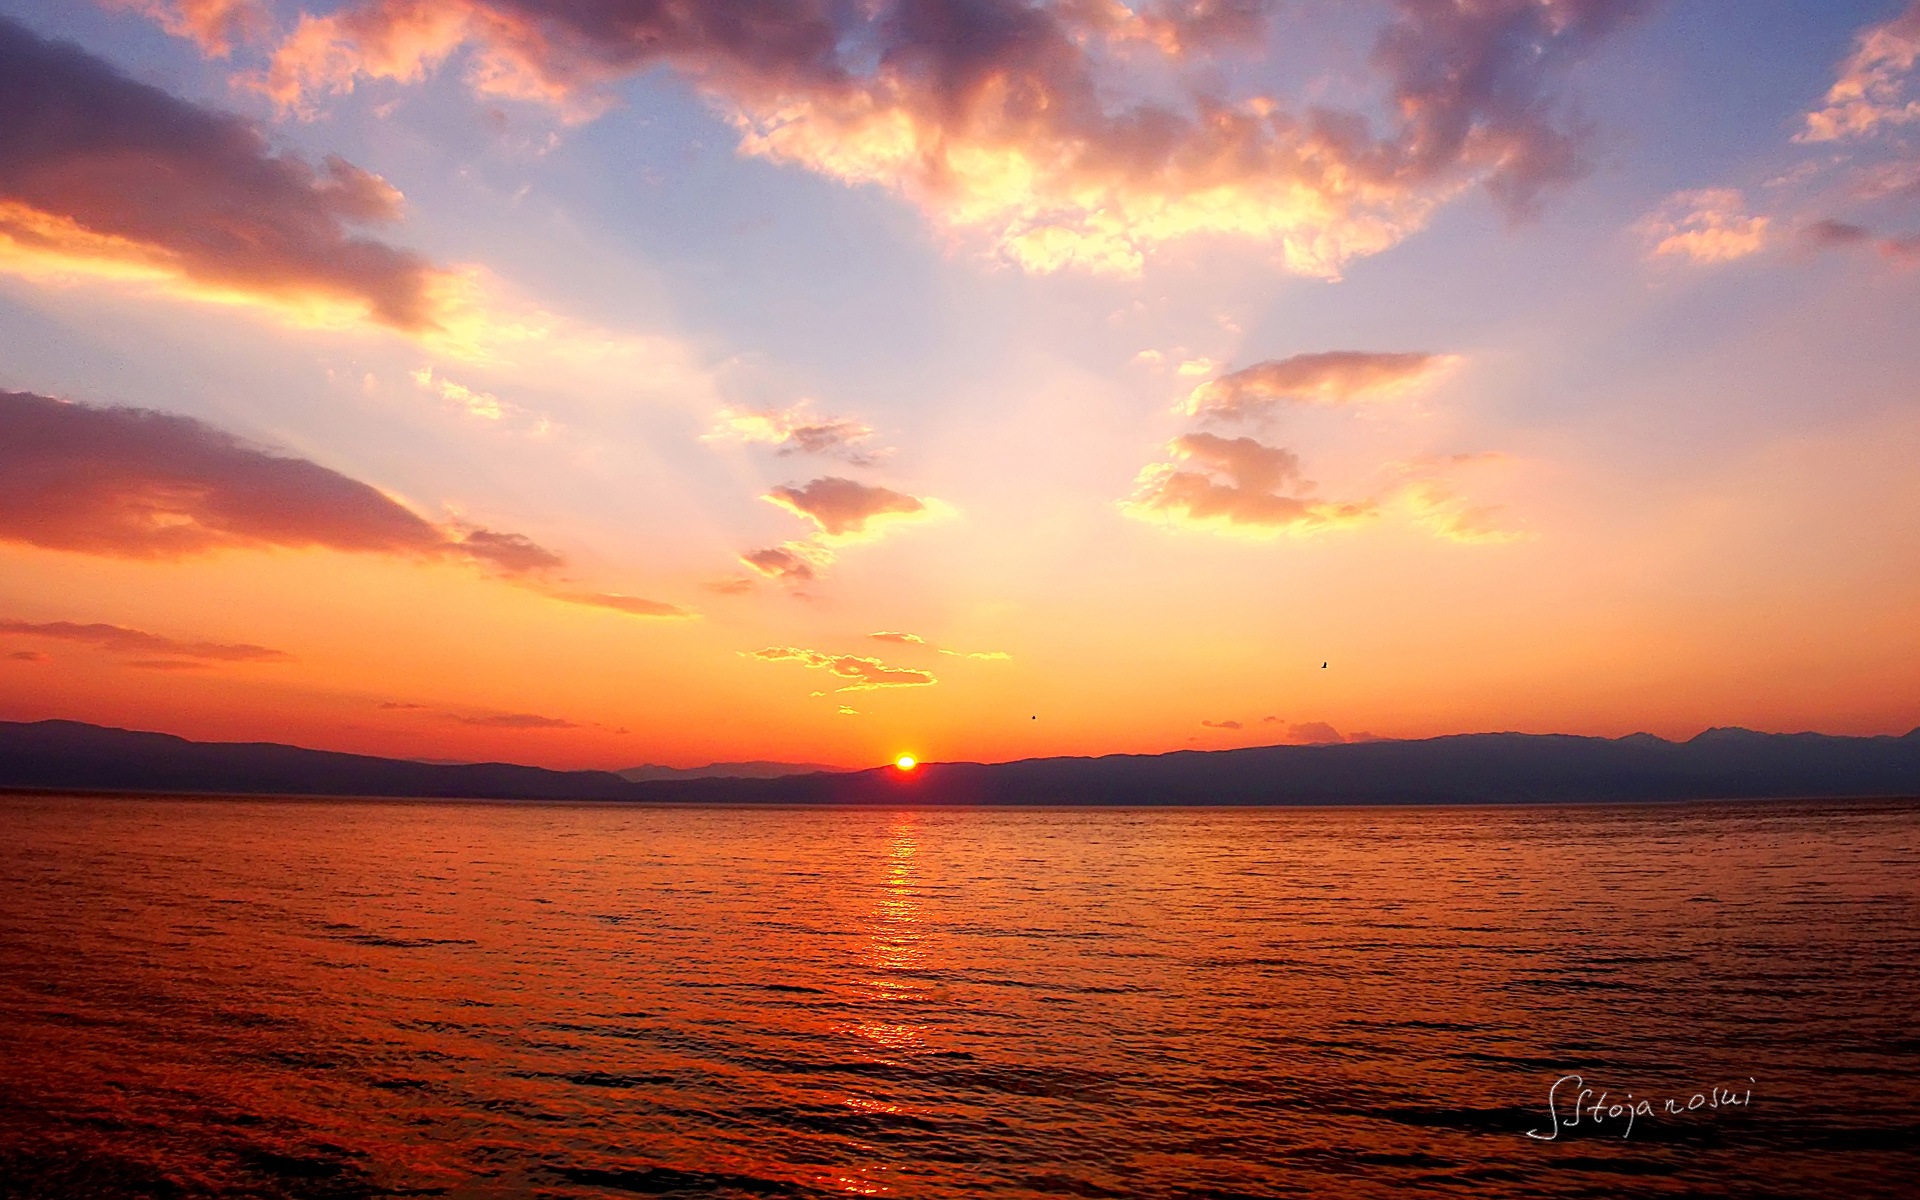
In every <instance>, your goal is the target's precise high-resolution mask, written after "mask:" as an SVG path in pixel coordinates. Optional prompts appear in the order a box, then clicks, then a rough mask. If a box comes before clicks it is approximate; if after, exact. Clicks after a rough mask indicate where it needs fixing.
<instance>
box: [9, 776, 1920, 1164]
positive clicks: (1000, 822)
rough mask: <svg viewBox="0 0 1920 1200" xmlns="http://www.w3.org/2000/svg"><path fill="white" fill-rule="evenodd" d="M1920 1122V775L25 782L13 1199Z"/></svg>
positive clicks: (1630, 1137) (1320, 1156)
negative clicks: (1612, 786) (1265, 787)
mask: <svg viewBox="0 0 1920 1200" xmlns="http://www.w3.org/2000/svg"><path fill="white" fill-rule="evenodd" d="M1570 1074H1578V1075H1580V1076H1581V1077H1582V1080H1583V1081H1584V1083H1585V1085H1586V1086H1587V1087H1589V1088H1591V1089H1592V1090H1593V1092H1594V1093H1595V1095H1594V1096H1589V1097H1588V1098H1587V1099H1588V1103H1589V1104H1591V1103H1592V1101H1593V1100H1594V1099H1595V1098H1596V1097H1597V1094H1598V1093H1599V1092H1600V1091H1603V1090H1604V1091H1606V1092H1607V1093H1608V1099H1607V1101H1606V1103H1607V1105H1609V1106H1611V1105H1614V1104H1616V1103H1619V1102H1621V1101H1622V1099H1623V1097H1624V1096H1625V1094H1626V1093H1631V1094H1632V1097H1633V1100H1634V1101H1635V1102H1636V1103H1637V1102H1638V1101H1640V1100H1646V1101H1648V1102H1649V1104H1648V1107H1649V1108H1650V1109H1652V1110H1653V1111H1652V1113H1651V1114H1649V1113H1647V1112H1645V1111H1642V1112H1641V1113H1640V1114H1639V1115H1637V1117H1636V1120H1635V1123H1634V1125H1633V1127H1632V1129H1631V1131H1630V1132H1629V1131H1628V1130H1627V1128H1626V1121H1625V1119H1624V1113H1623V1114H1622V1115H1620V1116H1608V1115H1607V1110H1605V1109H1603V1110H1602V1111H1601V1113H1600V1120H1599V1123H1598V1124H1596V1123H1595V1120H1594V1118H1593V1116H1592V1114H1591V1112H1590V1111H1588V1110H1582V1113H1581V1117H1580V1123H1579V1124H1578V1125H1566V1124H1564V1122H1566V1121H1568V1120H1570V1119H1572V1114H1571V1113H1570V1112H1569V1111H1568V1110H1569V1107H1570V1105H1571V1103H1572V1101H1573V1098H1574V1093H1575V1091H1576V1090H1577V1087H1578V1085H1576V1084H1562V1085H1561V1090H1560V1091H1559V1092H1558V1093H1557V1095H1556V1108H1555V1112H1556V1113H1557V1115H1558V1118H1559V1119H1558V1120H1557V1121H1556V1120H1555V1119H1554V1118H1553V1117H1550V1116H1549V1112H1548V1098H1549V1090H1550V1089H1551V1088H1552V1087H1553V1086H1554V1084H1555V1081H1556V1080H1558V1079H1560V1078H1561V1077H1563V1076H1567V1075H1570ZM1716 1088H1718V1089H1721V1091H1720V1092H1718V1093H1714V1094H1713V1099H1714V1100H1720V1099H1722V1098H1723V1097H1724V1096H1726V1095H1729V1094H1730V1095H1731V1096H1732V1097H1733V1098H1734V1099H1743V1098H1744V1100H1745V1102H1744V1103H1741V1104H1727V1103H1719V1104H1715V1103H1710V1102H1709V1101H1708V1100H1707V1099H1706V1098H1705V1097H1707V1095H1708V1093H1710V1092H1711V1090H1712V1089H1716ZM1695 1094H1699V1095H1701V1096H1702V1097H1703V1099H1702V1100H1701V1101H1700V1102H1698V1104H1697V1105H1696V1106H1695V1107H1694V1108H1693V1109H1692V1110H1691V1111H1686V1106H1687V1105H1689V1104H1690V1103H1694V1102H1693V1100H1692V1097H1693V1096H1694V1095H1695ZM1669 1099H1673V1100H1675V1101H1676V1102H1677V1103H1676V1105H1675V1107H1676V1108H1678V1109H1680V1110H1681V1111H1678V1112H1668V1111H1667V1110H1666V1101H1667V1100H1669ZM1529 1131H1531V1132H1532V1133H1534V1134H1536V1135H1538V1136H1532V1137H1530V1136H1529ZM1623 1134H1624V1135H1625V1136H1623ZM1549 1136H1550V1138H1551V1140H1549ZM1917 1147H1920V804H1916V803H1874V804H1786V803H1765V804H1746V805H1689V806H1645V807H1618V808H1503V809H1432V808H1428V809H1382V808H1374V809H1345V810H1341V809H1264V810H1247V809H1234V810H1209V809H1189V810H1164V809H1161V810H1152V811H1143V810H1119V809H1098V810H1042V809H1033V810H1005V809H1000V810H979V809H973V810H930V811H883V810H877V809H747V808H636V807H610V806H589V805H537V804H464V803H448V802H394V803H385V802H346V801H288V800H271V801H250V800H180V799H131V798H74V797H37V796H8V797H0V1195H8V1196H67V1195H74V1196H165V1197H200V1196H235V1197H238V1196H249V1197H250V1196H267V1197H278V1196H289V1197H357V1196H382V1195H440V1196H450V1197H493V1196H551V1197H573V1196H633V1195H642V1196H653V1195H658V1196H686V1197H696V1196H698V1197H707V1196H713V1197H735V1196H738V1197H769V1196H771V1197H818V1196H837V1195H853V1196H863V1195H876V1196H895V1197H938V1198H942V1200H945V1198H960V1197H1057V1196H1069V1197H1195V1198H1198V1197H1221V1198H1225V1197H1254V1196H1316V1197H1317V1196H1331V1197H1341V1196H1355V1197H1376V1196H1378V1197H1384V1196H1407V1195H1436V1194H1437V1195H1446V1194H1458V1195H1469V1194H1471V1195H1476V1196H1512V1197H1520V1196H1528V1197H1573V1196H1620V1195H1636V1196H1680V1195H1720V1194H1726V1195H1741V1196H1795V1197H1799V1196H1910V1195H1913V1194H1915V1192H1914V1190H1913V1188H1914V1185H1913V1183H1912V1181H1913V1180H1914V1179H1920V1148H1917Z"/></svg>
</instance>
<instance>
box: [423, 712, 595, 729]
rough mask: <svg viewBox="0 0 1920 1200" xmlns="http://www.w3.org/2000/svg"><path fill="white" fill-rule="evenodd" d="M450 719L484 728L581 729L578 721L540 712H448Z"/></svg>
mask: <svg viewBox="0 0 1920 1200" xmlns="http://www.w3.org/2000/svg"><path fill="white" fill-rule="evenodd" d="M447 717H448V719H449V720H453V721H458V722H459V723H460V724H462V725H478V726H480V727H481V728H482V729H581V728H584V726H582V725H581V724H580V723H579V722H577V721H569V720H566V719H564V718H562V717H545V716H541V715H540V714H539V713H480V714H477V715H473V714H457V713H449V714H447Z"/></svg>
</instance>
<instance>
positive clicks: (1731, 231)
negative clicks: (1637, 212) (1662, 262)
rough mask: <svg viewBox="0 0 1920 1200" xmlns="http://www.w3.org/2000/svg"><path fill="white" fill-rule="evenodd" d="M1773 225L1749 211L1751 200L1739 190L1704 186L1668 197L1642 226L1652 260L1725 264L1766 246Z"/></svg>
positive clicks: (1640, 228)
mask: <svg viewBox="0 0 1920 1200" xmlns="http://www.w3.org/2000/svg"><path fill="white" fill-rule="evenodd" d="M1769 224H1771V221H1770V219H1769V218H1767V217H1755V216H1749V215H1748V213H1747V211H1746V198H1745V197H1744V196H1742V195H1741V194H1740V192H1739V191H1737V190H1736V189H1734V188H1705V189H1702V190H1699V191H1692V192H1677V193H1675V194H1674V195H1672V196H1669V197H1668V198H1667V200H1666V202H1665V203H1663V204H1662V205H1661V206H1660V207H1659V208H1658V209H1655V210H1654V211H1653V212H1652V213H1650V214H1648V215H1647V216H1646V217H1645V218H1643V219H1642V220H1641V222H1640V224H1639V225H1638V226H1637V228H1638V229H1639V231H1640V233H1641V234H1642V235H1643V236H1644V237H1645V238H1646V239H1647V243H1648V251H1647V254H1648V256H1649V257H1651V258H1682V259H1686V260H1687V261H1689V262H1695V263H1721V262H1731V261H1732V260H1734V259H1737V258H1745V257H1747V256H1748V255H1749V254H1757V253H1758V252H1759V251H1760V250H1762V249H1764V248H1765V247H1766V244H1767V226H1768V225H1769Z"/></svg>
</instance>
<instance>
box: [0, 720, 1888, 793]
mask: <svg viewBox="0 0 1920 1200" xmlns="http://www.w3.org/2000/svg"><path fill="white" fill-rule="evenodd" d="M0 786H4V787H12V788H51V789H78V790H98V791H126V792H195V793H214V794H240V795H318V796H406V797H442V798H467V799H527V800H637V801H655V802H674V803H713V804H1061V805H1074V804H1129V805H1199V804H1235V805H1244V804H1512V803H1594V802H1604V801H1647V800H1717V799H1748V798H1751V799H1759V798H1768V797H1774V798H1787V797H1794V798H1837V797H1868V796H1920V729H1916V730H1914V731H1913V732H1912V733H1909V734H1907V735H1906V736H1905V737H1884V736H1883V737H1829V736H1827V735H1824V734H1817V733H1793V734H1768V733H1755V732H1753V731H1752V730H1747V729H1710V730H1708V731H1707V732H1705V733H1703V734H1701V735H1700V736H1698V737H1696V738H1693V739H1692V740H1690V741H1686V742H1669V741H1667V740H1665V739H1664V738H1658V737H1654V736H1652V735H1651V734H1644V733H1636V734H1632V735H1629V736H1627V737H1623V738H1612V739H1609V738H1595V737H1575V736H1571V735H1567V734H1524V733H1477V734H1463V735H1459V736H1455V737H1439V738H1428V739H1426V740H1423V741H1377V742H1362V743H1351V744H1345V745H1328V746H1266V747H1259V748H1254V749H1247V750H1181V751H1176V752H1174V753H1171V754H1151V755H1149V754H1115V755H1109V756H1107V757H1105V758H1035V759H1027V760H1024V761H1021V762H1009V763H984V764H983V763H924V764H922V765H921V766H920V768H919V769H918V770H916V771H913V772H910V773H909V772H901V771H898V770H895V769H894V768H892V767H876V768H873V769H871V770H866V771H852V772H836V773H826V772H816V773H810V774H805V775H784V776H778V777H772V778H759V779H753V778H737V777H733V778H729V777H719V776H714V777H703V778H684V777H682V778H669V779H653V780H640V781H635V780H631V779H626V778H623V777H622V776H621V775H619V774H617V773H615V772H612V771H549V770H546V769H544V768H541V767H526V766H515V765H512V764H508V763H472V764H466V765H453V766H437V765H433V764H430V763H421V762H411V761H406V760H401V759H391V758H374V757H369V756H367V755H360V754H338V753H334V752H332V751H325V750H304V749H301V748H299V747H295V746H282V745H278V744H275V743H271V742H190V741H187V740H186V739H185V738H178V737H174V736H172V735H170V734H164V733H137V732H132V731H129V730H125V729H108V728H103V727H101V726H98V725H86V724H82V723H80V722H77V721H39V722H34V723H27V724H23V723H17V722H0Z"/></svg>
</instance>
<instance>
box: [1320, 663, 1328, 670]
mask: <svg viewBox="0 0 1920 1200" xmlns="http://www.w3.org/2000/svg"><path fill="white" fill-rule="evenodd" d="M1320 669H1321V670H1322V671H1324V670H1326V669H1327V664H1325V663H1321V664H1320Z"/></svg>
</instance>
